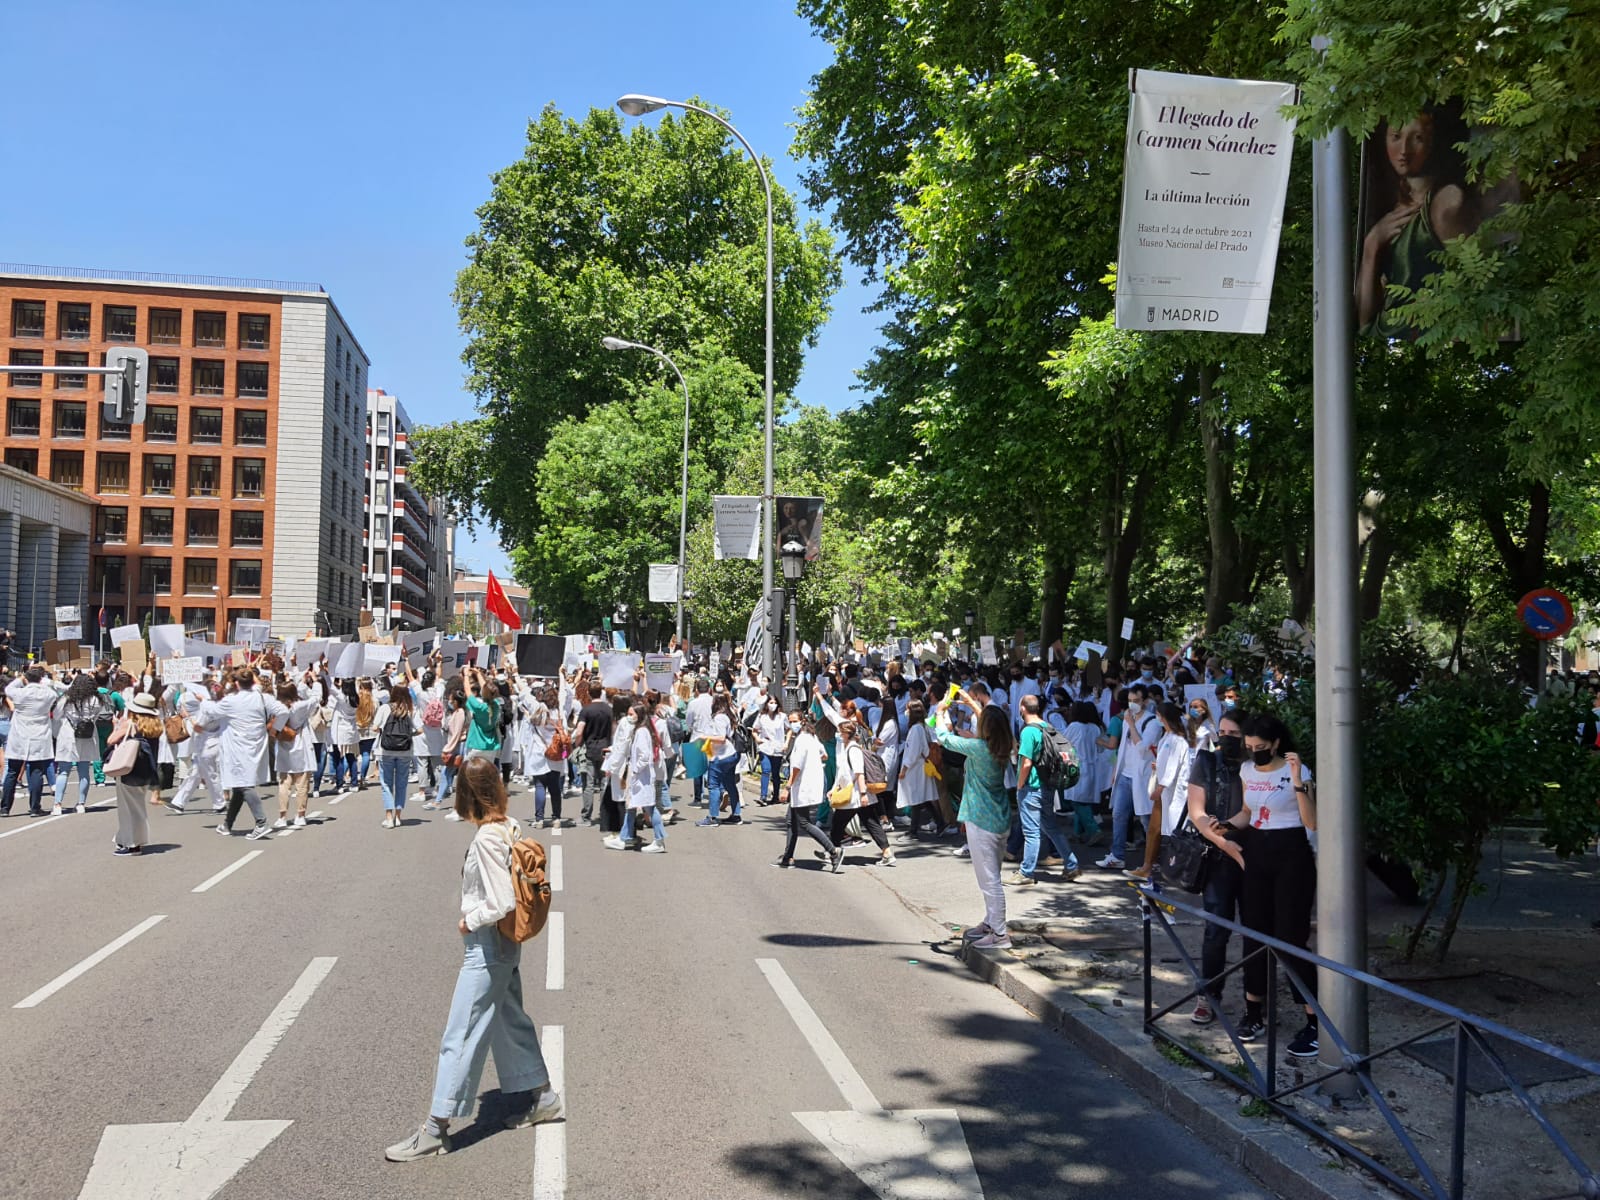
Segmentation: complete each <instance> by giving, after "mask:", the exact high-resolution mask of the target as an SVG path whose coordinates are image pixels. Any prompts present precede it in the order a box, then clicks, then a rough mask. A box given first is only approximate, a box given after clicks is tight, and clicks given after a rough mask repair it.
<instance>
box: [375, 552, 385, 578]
mask: <svg viewBox="0 0 1600 1200" xmlns="http://www.w3.org/2000/svg"><path fill="white" fill-rule="evenodd" d="M372 573H373V574H374V575H387V574H388V573H389V552H388V551H387V550H374V551H373V552H372Z"/></svg>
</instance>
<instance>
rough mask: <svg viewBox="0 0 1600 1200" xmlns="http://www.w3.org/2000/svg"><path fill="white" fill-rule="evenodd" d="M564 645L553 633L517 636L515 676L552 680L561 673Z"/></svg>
mask: <svg viewBox="0 0 1600 1200" xmlns="http://www.w3.org/2000/svg"><path fill="white" fill-rule="evenodd" d="M565 651H566V644H565V643H564V642H563V641H562V639H561V638H560V636H559V635H557V634H553V633H519V634H518V635H517V674H518V675H532V676H535V677H537V678H540V679H554V678H555V677H556V676H557V675H558V674H559V673H560V671H561V660H562V658H563V657H564V655H565Z"/></svg>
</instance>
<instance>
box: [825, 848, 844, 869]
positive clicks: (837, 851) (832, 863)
mask: <svg viewBox="0 0 1600 1200" xmlns="http://www.w3.org/2000/svg"><path fill="white" fill-rule="evenodd" d="M828 866H829V867H830V868H831V869H832V871H833V873H834V874H835V875H837V874H838V873H839V868H840V867H842V866H844V847H843V846H835V847H834V848H833V853H832V854H830V855H828Z"/></svg>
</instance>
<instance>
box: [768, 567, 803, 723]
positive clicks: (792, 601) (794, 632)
mask: <svg viewBox="0 0 1600 1200" xmlns="http://www.w3.org/2000/svg"><path fill="white" fill-rule="evenodd" d="M782 555H783V579H784V583H785V584H786V585H787V586H788V588H789V637H788V641H789V642H795V641H798V640H799V638H798V630H799V628H800V579H801V577H802V576H804V575H805V573H806V545H805V543H804V542H802V541H798V540H790V541H787V542H785V543H784V544H783V547H782ZM778 652H779V653H780V654H781V653H783V645H782V644H781V643H780V645H779V648H778ZM788 675H789V672H788V669H787V666H785V667H784V671H783V677H784V678H786V679H787V678H788ZM769 677H770V678H771V679H773V680H777V679H778V673H777V670H776V668H775V669H774V670H773V671H772V672H771V674H770V676H769ZM794 683H795V693H794V695H795V701H796V703H798V702H799V696H800V691H799V688H800V668H799V659H798V658H796V660H795V681H794Z"/></svg>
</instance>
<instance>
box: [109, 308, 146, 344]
mask: <svg viewBox="0 0 1600 1200" xmlns="http://www.w3.org/2000/svg"><path fill="white" fill-rule="evenodd" d="M102 319H103V320H104V322H105V338H104V340H105V341H108V342H136V341H138V340H139V313H138V310H137V309H136V308H134V307H133V306H132V305H131V304H108V305H106V307H105V315H104V317H103V318H102Z"/></svg>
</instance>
